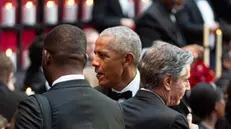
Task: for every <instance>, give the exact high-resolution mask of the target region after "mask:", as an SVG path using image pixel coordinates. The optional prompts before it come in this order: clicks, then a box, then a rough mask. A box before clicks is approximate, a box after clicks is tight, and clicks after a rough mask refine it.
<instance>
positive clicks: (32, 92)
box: [26, 87, 35, 95]
mask: <svg viewBox="0 0 231 129" xmlns="http://www.w3.org/2000/svg"><path fill="white" fill-rule="evenodd" d="M26 94H27V95H33V94H35V93H34V91H32V89H31V88H30V87H28V88H26Z"/></svg>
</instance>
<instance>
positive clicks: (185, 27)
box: [176, 6, 203, 36]
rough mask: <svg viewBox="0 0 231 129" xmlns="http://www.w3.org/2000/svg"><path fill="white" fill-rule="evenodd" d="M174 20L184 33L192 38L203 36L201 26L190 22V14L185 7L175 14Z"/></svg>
mask: <svg viewBox="0 0 231 129" xmlns="http://www.w3.org/2000/svg"><path fill="white" fill-rule="evenodd" d="M176 19H177V23H178V24H179V27H180V28H181V30H182V31H183V32H184V33H186V34H190V35H194V36H195V35H197V36H201V35H202V34H203V24H197V23H195V22H192V21H191V20H190V12H189V8H188V7H187V6H185V7H184V8H183V9H182V10H180V11H179V12H178V13H177V14H176Z"/></svg>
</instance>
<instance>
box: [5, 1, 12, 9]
mask: <svg viewBox="0 0 231 129" xmlns="http://www.w3.org/2000/svg"><path fill="white" fill-rule="evenodd" d="M12 6H13V4H12V3H10V2H7V3H6V4H5V7H6V8H7V9H10V8H12Z"/></svg>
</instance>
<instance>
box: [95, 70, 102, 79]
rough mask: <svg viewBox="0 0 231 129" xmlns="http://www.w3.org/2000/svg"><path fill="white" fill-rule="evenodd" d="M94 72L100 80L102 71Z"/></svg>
mask: <svg viewBox="0 0 231 129" xmlns="http://www.w3.org/2000/svg"><path fill="white" fill-rule="evenodd" d="M95 72H96V77H97V78H98V80H100V79H101V78H102V77H103V73H102V72H100V71H97V70H95Z"/></svg>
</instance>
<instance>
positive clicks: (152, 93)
mask: <svg viewBox="0 0 231 129" xmlns="http://www.w3.org/2000/svg"><path fill="white" fill-rule="evenodd" d="M140 90H145V91H148V92H151V93H152V94H154V95H156V96H157V97H158V98H159V99H160V100H161V102H162V103H163V104H164V105H165V102H164V100H163V99H162V98H161V97H160V96H159V95H158V94H156V93H154V92H152V91H151V90H149V89H145V88H141V89H140Z"/></svg>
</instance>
